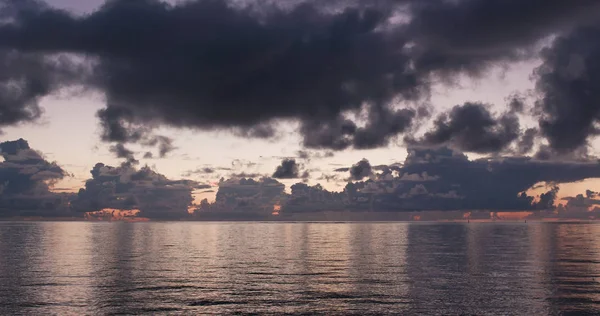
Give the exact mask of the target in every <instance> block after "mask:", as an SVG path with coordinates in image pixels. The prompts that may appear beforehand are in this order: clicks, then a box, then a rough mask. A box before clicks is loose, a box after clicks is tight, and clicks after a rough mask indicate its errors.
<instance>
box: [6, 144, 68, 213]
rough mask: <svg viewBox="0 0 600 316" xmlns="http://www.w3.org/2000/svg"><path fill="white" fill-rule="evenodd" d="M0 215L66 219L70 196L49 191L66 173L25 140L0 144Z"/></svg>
mask: <svg viewBox="0 0 600 316" xmlns="http://www.w3.org/2000/svg"><path fill="white" fill-rule="evenodd" d="M0 157H2V158H3V159H4V161H1V162H0V216H69V209H68V207H67V203H68V200H69V198H70V195H69V194H58V193H53V192H51V191H50V188H51V186H52V185H53V184H54V183H56V182H57V181H58V180H61V179H63V178H64V177H66V176H68V173H67V172H66V171H65V170H63V169H62V168H61V167H60V166H59V165H57V164H56V163H54V162H48V161H46V159H44V157H42V155H41V154H40V153H39V152H38V151H35V150H33V149H32V148H30V147H29V143H28V142H27V141H26V140H24V139H18V140H16V141H6V142H2V143H0Z"/></svg>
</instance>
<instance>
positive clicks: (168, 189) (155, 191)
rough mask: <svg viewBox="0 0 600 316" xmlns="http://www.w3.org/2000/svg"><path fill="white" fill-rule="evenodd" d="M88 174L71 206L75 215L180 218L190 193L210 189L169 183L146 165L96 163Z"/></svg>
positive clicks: (182, 182) (190, 183) (186, 182)
mask: <svg viewBox="0 0 600 316" xmlns="http://www.w3.org/2000/svg"><path fill="white" fill-rule="evenodd" d="M90 172H91V174H92V178H91V179H89V180H87V181H86V183H85V188H83V189H80V190H79V193H78V194H77V198H76V199H75V200H74V201H73V202H72V203H71V205H72V207H73V208H74V210H76V211H78V212H95V211H100V210H102V209H107V208H109V209H120V210H135V209H137V210H140V214H139V215H140V216H143V217H148V218H157V219H179V218H184V217H186V216H187V215H188V207H190V206H191V204H192V200H193V199H192V191H193V190H195V189H206V188H210V186H209V185H204V184H200V183H197V182H195V181H191V180H170V179H168V178H167V177H165V176H164V175H162V174H160V173H157V172H156V171H154V170H152V169H151V168H150V167H148V166H145V167H142V168H141V169H136V168H135V167H132V166H130V165H122V166H119V167H112V166H107V165H104V164H102V163H97V164H96V165H95V166H94V168H93V169H92V170H91V171H90Z"/></svg>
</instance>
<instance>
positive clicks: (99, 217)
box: [84, 208, 150, 222]
mask: <svg viewBox="0 0 600 316" xmlns="http://www.w3.org/2000/svg"><path fill="white" fill-rule="evenodd" d="M139 213H140V210H119V209H110V208H105V209H102V210H99V211H96V212H87V213H85V215H84V217H85V219H86V220H89V221H110V222H112V221H125V222H147V221H149V220H150V219H149V218H145V217H138V215H139Z"/></svg>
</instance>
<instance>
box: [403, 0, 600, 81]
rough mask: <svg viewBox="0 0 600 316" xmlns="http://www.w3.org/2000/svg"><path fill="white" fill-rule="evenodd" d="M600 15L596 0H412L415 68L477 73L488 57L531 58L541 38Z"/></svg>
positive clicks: (485, 64)
mask: <svg viewBox="0 0 600 316" xmlns="http://www.w3.org/2000/svg"><path fill="white" fill-rule="evenodd" d="M598 14H600V3H599V2H598V1H595V0H581V1H563V0H526V1H523V0H465V1H446V0H430V1H414V2H413V4H412V5H411V10H410V12H409V15H410V16H411V18H412V20H411V22H410V24H409V25H408V28H409V33H410V34H411V36H412V38H413V39H414V40H415V42H416V50H418V51H420V52H421V54H420V56H419V57H417V58H416V67H419V68H427V69H432V70H441V71H444V72H448V71H450V70H466V71H467V72H478V71H481V70H484V69H485V68H486V66H489V65H490V64H489V62H490V61H496V62H497V61H500V62H502V61H514V60H519V59H523V58H528V57H531V56H532V48H533V46H534V45H535V44H536V42H538V41H539V40H540V39H544V38H545V37H547V36H548V35H550V34H553V33H556V32H563V31H565V30H569V29H571V28H573V27H575V26H577V25H580V24H585V23H589V22H591V21H595V20H596V18H597V16H598Z"/></svg>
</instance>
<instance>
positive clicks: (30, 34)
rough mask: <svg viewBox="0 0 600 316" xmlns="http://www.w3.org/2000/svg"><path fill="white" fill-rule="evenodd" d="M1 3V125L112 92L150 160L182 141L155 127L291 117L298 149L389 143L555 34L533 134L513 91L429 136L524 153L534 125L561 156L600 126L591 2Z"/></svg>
mask: <svg viewBox="0 0 600 316" xmlns="http://www.w3.org/2000/svg"><path fill="white" fill-rule="evenodd" d="M0 5H1V7H2V9H0V10H2V12H1V13H0V14H1V15H2V17H3V21H5V22H3V23H2V24H1V25H0V61H1V62H0V73H2V76H1V77H0V127H4V126H13V125H17V124H20V123H26V122H32V121H35V120H36V119H38V118H39V117H40V115H41V113H42V111H41V108H40V107H39V101H40V99H41V98H42V97H44V96H48V95H52V94H53V93H57V92H58V91H63V90H64V89H63V88H66V87H80V88H81V89H82V90H84V91H88V90H93V91H100V92H102V93H103V94H104V95H105V96H106V104H105V107H104V108H103V109H101V110H99V111H98V113H97V116H98V119H99V120H100V124H101V127H102V135H101V137H102V139H103V140H104V141H107V142H113V143H118V144H127V143H138V144H141V145H143V146H156V147H157V150H158V156H159V157H164V156H165V155H167V154H168V153H169V152H170V151H172V150H173V149H174V148H175V146H174V145H173V142H172V140H171V139H169V138H166V137H164V136H160V135H158V136H157V135H155V134H154V133H155V131H156V129H157V128H158V127H161V126H166V127H176V128H192V129H195V130H228V131H232V132H233V133H234V134H236V135H238V136H241V137H254V138H273V137H277V136H278V135H280V131H278V130H277V127H278V123H280V122H285V123H290V122H293V123H298V126H299V129H298V132H299V133H300V136H301V139H302V144H303V145H304V146H305V147H307V148H315V149H328V150H345V149H349V148H355V149H371V148H376V147H385V146H388V145H390V144H392V143H394V141H395V140H397V139H398V138H399V137H400V136H401V135H402V134H407V133H409V134H412V132H413V131H414V130H415V129H416V128H417V127H418V126H419V125H421V124H420V123H421V121H423V120H425V119H427V118H428V117H429V116H430V113H429V112H430V111H428V109H426V108H424V107H421V106H419V104H421V103H426V101H428V100H429V99H428V98H429V97H430V92H431V87H432V85H433V84H434V83H440V82H441V83H445V84H450V85H452V84H454V83H456V82H457V81H459V80H460V78H462V77H461V76H463V75H465V74H466V75H468V76H474V77H481V76H483V75H485V74H486V71H487V70H489V69H490V68H491V67H496V66H504V65H506V63H509V62H514V61H521V60H532V59H534V58H536V57H538V49H539V47H540V44H541V43H542V42H544V43H547V42H548V41H549V39H550V38H551V37H553V36H558V39H557V40H555V41H554V42H553V43H552V45H551V47H550V48H548V49H545V50H544V52H543V53H542V61H543V63H542V65H541V66H540V68H539V69H538V70H537V71H536V76H535V77H536V80H537V88H536V92H537V93H539V94H540V95H541V98H540V99H539V100H538V102H537V106H536V108H537V109H538V110H539V111H538V112H537V114H536V118H537V119H538V120H539V122H540V134H539V136H536V135H535V134H536V133H534V132H533V131H532V130H529V132H526V133H525V134H523V135H521V133H520V130H519V124H518V120H517V119H516V117H515V115H516V113H520V114H521V115H525V111H523V105H522V102H516V103H515V102H511V103H510V104H509V105H508V107H509V108H510V110H509V111H507V112H506V113H503V114H494V113H491V112H490V111H489V110H487V109H484V107H482V106H481V104H478V103H467V104H464V105H463V106H459V107H457V108H455V109H453V110H452V111H451V112H449V113H446V115H447V117H446V118H444V117H438V119H437V120H436V121H435V122H434V125H435V127H434V130H432V131H430V132H429V133H426V134H427V136H426V137H425V139H424V141H425V143H426V144H437V145H440V146H451V147H453V148H456V149H460V150H466V151H472V152H477V153H496V151H501V152H505V151H506V149H507V148H509V147H510V146H511V145H512V144H513V142H517V141H521V140H522V141H523V142H522V143H519V144H518V145H515V146H518V148H516V149H515V152H523V150H527V149H529V150H531V149H530V148H529V147H530V146H529V144H531V143H533V144H535V138H536V137H541V136H543V137H546V138H548V140H549V145H550V147H551V148H552V151H550V152H552V153H554V152H557V153H560V152H563V153H564V152H569V151H570V150H572V149H575V148H578V147H581V146H584V145H586V144H587V142H588V138H589V137H591V136H594V135H596V134H597V131H596V128H595V125H594V124H595V123H596V121H597V119H598V113H599V112H600V111H598V109H597V106H596V105H595V104H596V103H597V102H595V100H597V99H598V98H597V96H596V95H595V94H594V93H595V91H597V90H598V89H596V87H595V86H594V83H595V82H598V81H599V80H596V77H595V76H596V74H595V73H596V72H597V71H596V68H597V67H596V64H595V63H594V62H593V61H594V60H596V59H597V58H596V57H597V55H598V45H597V44H595V43H597V42H598V41H597V38H598V33H599V31H598V28H597V24H596V18H597V16H598V14H599V13H600V4H599V3H598V1H595V0H582V1H576V2H575V1H563V0H525V1H520V0H466V1H446V0H431V1H416V0H402V1H391V0H389V1H362V0H354V1H328V2H327V4H323V3H322V2H316V1H312V0H310V1H309V0H306V1H291V2H290V1H285V2H276V1H251V2H239V1H215V0H196V1H185V2H179V3H177V4H168V3H164V2H161V1H153V0H137V1H125V0H114V1H109V2H107V3H105V4H104V5H103V6H101V7H100V9H98V10H97V11H94V12H91V13H90V14H87V15H73V14H71V13H69V12H66V11H62V10H57V9H54V8H51V7H49V6H47V5H45V4H43V3H42V2H39V1H34V0H23V1H11V0H0ZM582 27H583V28H582ZM198 30H210V32H209V31H198ZM167 34H177V36H169V35H167ZM215 34H218V35H219V36H218V38H217V37H215ZM132 38H135V39H136V40H135V45H134V43H132V41H131V40H130V39H132ZM242 52H243V53H242ZM571 105H572V106H571ZM511 113H512V114H511ZM426 114H427V115H426ZM472 130H473V131H476V132H472ZM532 140H533V142H532Z"/></svg>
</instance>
